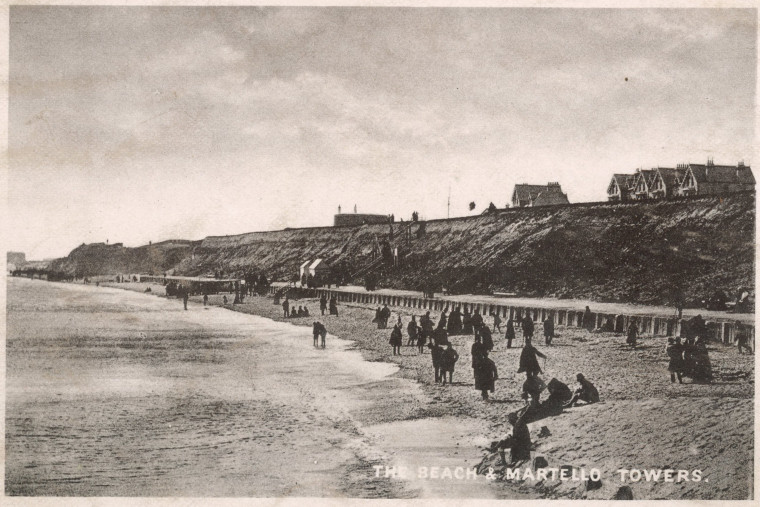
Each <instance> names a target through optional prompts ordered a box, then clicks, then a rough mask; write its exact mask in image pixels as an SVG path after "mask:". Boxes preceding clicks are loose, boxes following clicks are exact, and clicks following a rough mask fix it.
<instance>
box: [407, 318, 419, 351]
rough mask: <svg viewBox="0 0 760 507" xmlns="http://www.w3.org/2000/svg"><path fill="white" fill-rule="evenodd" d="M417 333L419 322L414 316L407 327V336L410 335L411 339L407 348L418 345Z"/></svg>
mask: <svg viewBox="0 0 760 507" xmlns="http://www.w3.org/2000/svg"><path fill="white" fill-rule="evenodd" d="M417 331H418V329H417V320H416V317H415V316H414V315H412V320H410V321H409V324H407V326H406V334H407V335H409V339H408V340H407V341H406V345H407V347H408V346H415V345H417Z"/></svg>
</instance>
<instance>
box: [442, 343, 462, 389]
mask: <svg viewBox="0 0 760 507" xmlns="http://www.w3.org/2000/svg"><path fill="white" fill-rule="evenodd" d="M458 359H459V354H458V353H457V351H456V350H454V348H453V347H452V346H451V343H448V344H447V345H446V349H445V350H444V351H443V353H442V355H441V380H443V385H446V373H448V374H449V384H452V383H453V382H454V366H455V365H456V362H457V360H458Z"/></svg>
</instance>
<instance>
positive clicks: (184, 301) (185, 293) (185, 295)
mask: <svg viewBox="0 0 760 507" xmlns="http://www.w3.org/2000/svg"><path fill="white" fill-rule="evenodd" d="M189 297H190V295H189V293H188V290H187V289H182V304H184V305H185V310H187V300H188V298H189Z"/></svg>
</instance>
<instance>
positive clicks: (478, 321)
mask: <svg viewBox="0 0 760 507" xmlns="http://www.w3.org/2000/svg"><path fill="white" fill-rule="evenodd" d="M482 325H483V316H482V315H480V310H475V314H474V315H473V316H472V328H473V329H474V330H475V332H476V333H477V331H478V329H480V326H482Z"/></svg>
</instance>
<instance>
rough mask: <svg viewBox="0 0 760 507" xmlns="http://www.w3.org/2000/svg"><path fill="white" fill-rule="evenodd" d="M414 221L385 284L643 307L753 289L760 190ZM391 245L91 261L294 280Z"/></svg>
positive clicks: (298, 244)
mask: <svg viewBox="0 0 760 507" xmlns="http://www.w3.org/2000/svg"><path fill="white" fill-rule="evenodd" d="M409 225H410V224H409V223H406V224H404V225H403V226H402V224H398V223H397V224H395V226H394V239H393V241H392V244H393V245H394V246H398V247H399V249H400V250H401V252H402V253H403V254H404V255H403V265H402V267H400V268H385V269H384V270H383V271H382V272H381V273H380V285H381V286H386V287H394V288H406V289H415V290H416V289H420V288H422V287H423V286H424V284H426V283H428V282H433V283H434V284H436V285H440V284H445V285H446V286H448V287H449V288H450V289H452V290H454V291H456V292H462V293H464V292H481V293H482V292H487V291H508V292H519V293H521V294H524V295H526V296H527V295H532V296H547V295H554V296H559V297H576V298H581V297H582V298H588V299H592V300H599V301H627V302H642V303H667V302H669V301H670V300H671V299H672V297H673V294H674V292H675V291H676V290H678V288H679V287H681V289H682V290H683V292H684V293H685V296H686V298H687V299H692V300H694V299H700V298H704V297H706V296H708V295H710V294H711V293H712V292H713V291H714V290H715V289H718V288H720V289H723V290H726V291H727V292H734V291H735V290H736V289H737V288H738V287H739V286H743V285H746V286H751V287H754V255H755V250H754V231H755V202H754V194H736V195H733V196H730V197H723V198H718V197H705V198H700V199H690V200H684V201H653V202H646V203H635V204H618V205H608V204H590V205H589V204H585V205H574V206H564V207H545V208H532V209H516V210H509V211H505V212H501V213H498V214H492V215H483V216H478V217H471V218H461V219H452V220H434V221H428V222H426V223H424V226H423V225H422V224H412V227H411V234H410V237H411V239H409V240H407V239H406V238H407V234H406V232H405V227H406V226H409ZM421 228H422V229H423V230H420V229H421ZM388 237H389V226H388V225H387V224H386V225H365V226H362V227H356V228H342V227H341V228H334V227H325V228H313V229H291V230H283V231H274V232H260V233H250V234H242V235H238V236H226V237H209V238H206V239H204V240H202V241H201V242H199V243H197V244H192V246H191V247H190V246H185V247H184V250H182V249H180V248H177V249H172V248H168V249H166V251H163V250H161V251H157V250H155V249H154V250H152V251H148V252H151V253H150V254H148V253H147V252H142V253H140V255H135V254H131V253H129V252H127V250H130V249H123V250H124V252H121V253H119V252H115V253H113V254H111V253H109V255H108V259H112V260H108V261H105V260H104V261H101V260H98V259H93V258H92V257H93V256H92V255H88V256H87V258H88V259H89V261H88V265H89V266H91V267H95V266H97V268H98V269H107V268H108V267H109V265H110V264H109V263H111V262H113V263H114V265H115V266H116V265H118V266H124V267H134V268H138V267H139V268H141V269H119V270H115V271H114V270H111V271H109V272H140V271H142V272H145V269H142V268H145V267H146V266H162V268H161V269H159V271H162V270H166V269H169V268H171V267H172V266H174V267H176V269H177V272H178V273H183V274H191V275H198V274H208V273H213V272H214V271H217V270H219V269H223V270H224V271H225V272H227V273H229V272H232V273H236V272H237V273H242V272H243V271H246V270H247V271H254V272H257V273H258V272H264V273H266V274H267V276H269V278H271V279H275V280H276V279H290V278H291V277H292V276H293V274H295V273H297V271H298V267H299V266H300V264H301V263H303V262H304V261H306V260H313V259H316V258H322V259H324V260H325V261H326V262H327V263H329V264H331V265H337V264H339V263H343V264H345V265H346V266H347V268H348V269H347V270H348V271H349V272H355V271H357V270H358V269H359V268H360V267H361V266H363V265H365V264H367V263H369V262H370V260H371V254H372V249H373V246H374V245H375V243H376V240H377V241H379V242H383V241H384V240H385V239H388ZM188 245H189V244H188ZM154 246H156V245H154ZM80 248H85V247H80ZM106 248H113V247H106ZM146 248H150V247H140V249H146ZM140 249H133V250H140ZM191 250H192V252H193V255H190V251H191ZM75 252H76V250H75V251H74V252H72V254H71V255H70V256H69V258H71V257H72V256H74V254H75ZM163 255H165V257H161V256H163ZM151 256H153V257H151ZM148 258H149V259H151V260H149V261H146V259H148ZM137 259H139V260H137ZM74 262H76V260H74ZM154 271H155V269H154ZM355 282H358V283H361V280H355Z"/></svg>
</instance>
